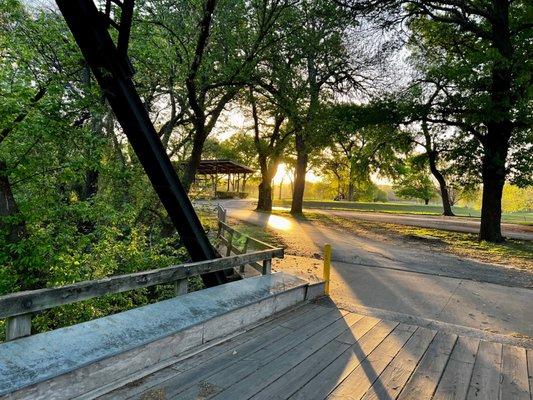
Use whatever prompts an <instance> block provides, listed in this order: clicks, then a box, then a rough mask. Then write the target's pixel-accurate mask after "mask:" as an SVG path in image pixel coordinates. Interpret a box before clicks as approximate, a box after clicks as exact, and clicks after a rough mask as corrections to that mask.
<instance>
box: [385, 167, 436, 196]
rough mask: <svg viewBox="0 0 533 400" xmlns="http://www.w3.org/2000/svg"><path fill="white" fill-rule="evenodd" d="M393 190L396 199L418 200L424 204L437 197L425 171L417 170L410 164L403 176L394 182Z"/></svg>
mask: <svg viewBox="0 0 533 400" xmlns="http://www.w3.org/2000/svg"><path fill="white" fill-rule="evenodd" d="M393 189H394V191H395V193H396V195H397V196H398V197H402V198H404V199H420V200H423V201H424V202H425V204H428V203H429V201H430V200H431V199H433V198H434V197H436V196H437V189H436V188H435V185H434V184H433V182H432V181H431V179H430V177H429V176H428V174H427V172H426V171H425V169H418V168H416V167H414V166H413V165H412V163H411V165H410V166H409V167H408V168H407V170H406V172H405V173H404V175H402V176H401V177H400V178H399V179H397V180H396V182H395V185H394V187H393Z"/></svg>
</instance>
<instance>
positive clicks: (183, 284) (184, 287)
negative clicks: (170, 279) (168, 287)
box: [174, 278, 189, 296]
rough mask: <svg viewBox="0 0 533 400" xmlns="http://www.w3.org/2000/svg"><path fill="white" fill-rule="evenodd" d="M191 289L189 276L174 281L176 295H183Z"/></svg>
mask: <svg viewBox="0 0 533 400" xmlns="http://www.w3.org/2000/svg"><path fill="white" fill-rule="evenodd" d="M188 290H189V284H188V281H187V278H185V279H180V280H178V281H176V282H175V283H174V296H181V295H183V294H187V291H188Z"/></svg>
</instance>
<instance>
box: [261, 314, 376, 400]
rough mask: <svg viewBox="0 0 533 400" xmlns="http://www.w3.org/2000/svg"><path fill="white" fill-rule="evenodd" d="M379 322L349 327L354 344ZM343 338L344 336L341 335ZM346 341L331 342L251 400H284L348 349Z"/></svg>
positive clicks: (362, 321) (367, 320)
mask: <svg viewBox="0 0 533 400" xmlns="http://www.w3.org/2000/svg"><path fill="white" fill-rule="evenodd" d="M378 322H379V320H378V319H376V318H371V317H364V318H362V319H360V320H359V321H357V322H356V323H355V324H353V325H352V326H351V327H350V330H349V331H348V332H349V333H350V336H351V338H352V343H351V344H353V343H355V342H356V341H358V340H359V339H361V337H363V336H364V335H365V334H366V333H367V332H368V331H369V330H370V329H372V328H373V327H374V326H375V325H376V324H377V323H378ZM342 336H344V335H342ZM347 342H348V340H347V339H345V340H343V341H338V340H333V341H332V342H330V343H328V344H327V345H326V346H324V347H322V348H321V349H320V350H319V351H317V352H316V353H314V354H312V355H311V356H310V357H308V358H307V359H305V360H304V361H302V362H301V363H300V364H298V365H297V366H295V367H294V368H293V369H291V370H290V371H288V372H287V373H285V374H283V375H282V376H281V377H280V378H279V379H277V380H275V381H274V382H272V383H271V384H269V385H268V386H267V387H265V388H264V389H263V390H261V391H260V392H259V393H257V394H256V395H255V396H253V397H252V399H253V400H260V399H264V400H267V399H285V398H287V397H288V396H290V395H291V394H293V393H294V392H296V391H297V390H298V388H300V387H301V386H303V385H305V384H306V383H307V382H308V381H309V380H311V379H312V378H313V377H314V376H315V375H317V374H318V373H320V371H322V370H323V369H324V368H326V367H327V366H328V365H329V364H330V363H331V362H332V361H333V360H335V359H336V358H337V357H339V356H340V355H341V354H342V353H344V351H346V350H347V349H348V348H349V347H350V343H347Z"/></svg>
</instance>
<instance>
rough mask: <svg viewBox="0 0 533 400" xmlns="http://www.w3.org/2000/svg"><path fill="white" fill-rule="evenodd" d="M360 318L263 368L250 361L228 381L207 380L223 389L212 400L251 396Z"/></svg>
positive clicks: (224, 378)
mask: <svg viewBox="0 0 533 400" xmlns="http://www.w3.org/2000/svg"><path fill="white" fill-rule="evenodd" d="M361 318H362V316H361V315H357V314H352V313H349V314H347V315H345V316H344V317H343V318H340V319H338V320H337V321H335V322H334V323H332V324H331V325H329V326H328V327H326V328H324V329H322V330H320V331H319V332H317V333H316V334H314V335H312V336H310V337H309V338H307V339H306V340H305V341H303V342H301V343H299V344H298V345H297V346H295V347H293V348H292V349H289V350H290V351H286V352H284V353H283V355H280V356H278V357H276V358H274V359H272V360H271V361H270V362H269V363H268V364H265V363H264V361H263V359H258V358H255V357H254V358H253V359H252V357H249V358H248V360H246V361H245V362H243V363H242V365H241V366H242V368H240V369H238V370H237V371H238V372H236V371H235V370H232V371H231V377H228V376H227V374H224V375H218V376H213V377H211V378H209V379H207V382H209V383H210V384H213V385H214V386H216V387H218V388H222V389H223V390H222V391H221V393H219V394H217V395H215V396H213V397H212V399H213V400H235V399H247V398H249V397H251V396H253V395H254V394H255V393H257V392H258V391H259V390H261V389H262V388H264V387H265V386H266V385H268V384H269V383H270V382H272V381H274V380H276V379H278V378H279V377H280V376H282V375H283V374H284V373H286V372H287V371H289V370H290V369H291V368H293V367H294V366H296V365H298V364H299V363H300V362H302V361H303V360H305V359H306V358H308V357H309V356H311V355H312V354H313V353H315V352H316V351H318V350H320V349H321V348H323V347H324V346H326V345H327V344H328V343H330V342H331V341H332V340H333V339H334V338H335V337H337V336H339V335H340V334H342V333H343V332H345V331H347V330H348V329H350V327H351V326H352V325H353V324H355V323H356V322H357V321H359V320H360V319H361ZM228 378H229V379H228ZM231 382H232V383H231Z"/></svg>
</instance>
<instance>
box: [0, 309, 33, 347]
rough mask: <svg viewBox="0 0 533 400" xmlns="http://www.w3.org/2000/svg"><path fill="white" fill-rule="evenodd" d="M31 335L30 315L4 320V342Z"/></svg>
mask: <svg viewBox="0 0 533 400" xmlns="http://www.w3.org/2000/svg"><path fill="white" fill-rule="evenodd" d="M29 335H31V314H22V315H17V316H15V317H9V318H8V319H7V320H6V341H10V340H15V339H18V338H21V337H24V336H29Z"/></svg>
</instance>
